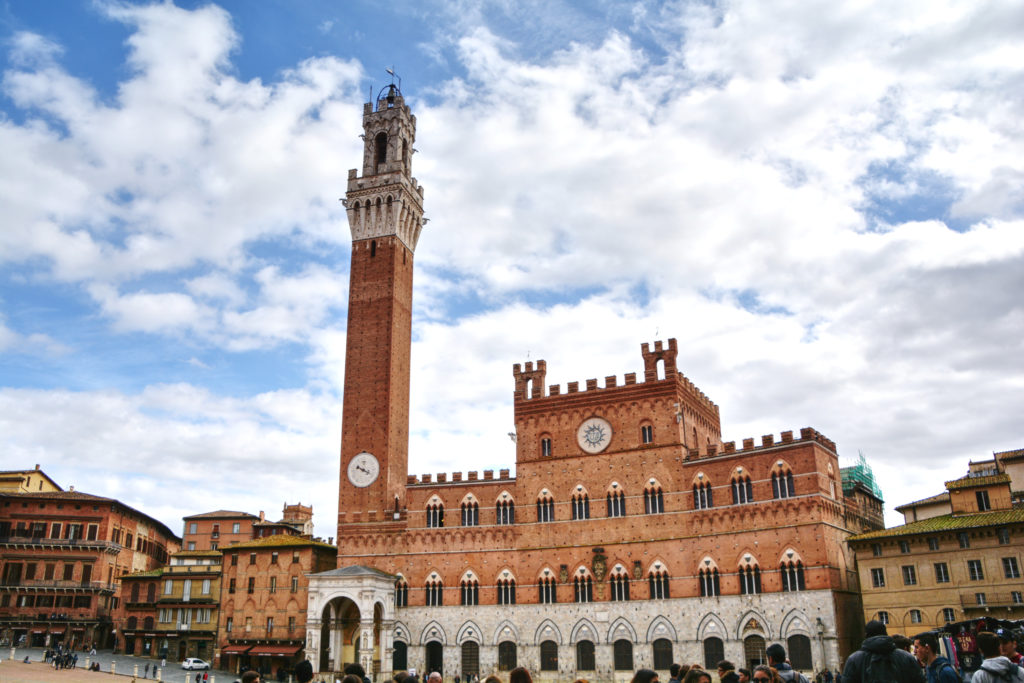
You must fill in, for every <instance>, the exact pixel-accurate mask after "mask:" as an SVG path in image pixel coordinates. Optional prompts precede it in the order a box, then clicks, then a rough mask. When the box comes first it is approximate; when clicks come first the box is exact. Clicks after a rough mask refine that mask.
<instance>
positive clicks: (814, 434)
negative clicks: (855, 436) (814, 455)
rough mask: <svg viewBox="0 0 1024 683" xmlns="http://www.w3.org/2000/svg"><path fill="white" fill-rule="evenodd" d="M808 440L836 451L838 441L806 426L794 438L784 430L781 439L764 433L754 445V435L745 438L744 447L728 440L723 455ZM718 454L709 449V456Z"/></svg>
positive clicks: (693, 455) (790, 432) (723, 444)
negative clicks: (797, 437) (758, 442)
mask: <svg viewBox="0 0 1024 683" xmlns="http://www.w3.org/2000/svg"><path fill="white" fill-rule="evenodd" d="M806 441H813V442H814V443H817V444H819V445H821V446H824V447H825V448H827V449H828V450H830V451H832V452H833V453H835V452H836V442H835V441H833V440H832V439H829V438H828V437H826V436H825V435H824V434H822V433H821V432H819V431H818V430H817V429H811V428H810V427H804V428H803V429H801V430H800V438H799V439H794V438H793V432H792V431H788V432H782V433H781V434H779V440H778V441H776V440H775V435H774V434H763V435H762V436H761V443H760V444H757V445H754V439H753V438H752V437H750V438H746V439H743V441H742V444H743V447H742V448H736V442H735V441H726V442H724V443H722V452H721V455H734V454H736V453H747V452H750V451H762V450H764V449H766V448H772V447H773V446H785V445H788V444H792V443H801V442H806ZM696 455H697V454H696V453H691V457H696ZM714 455H718V451H717V448H714V447H713V448H711V449H709V451H708V456H707V457H711V456H714Z"/></svg>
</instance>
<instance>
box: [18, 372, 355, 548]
mask: <svg viewBox="0 0 1024 683" xmlns="http://www.w3.org/2000/svg"><path fill="white" fill-rule="evenodd" d="M335 414H336V405H335V400H334V397H332V396H324V395H315V394H310V393H307V392H302V391H284V392H270V393H267V394H260V395H257V396H253V397H251V398H249V399H241V400H239V399H230V398H225V397H218V396H215V395H212V394H211V393H210V392H209V391H208V390H206V389H203V388H201V387H195V386H191V385H182V384H179V385H156V386H150V387H147V388H146V389H145V390H144V391H142V392H141V393H138V394H133V395H126V394H121V393H118V392H114V391H104V392H68V391H43V390H17V389H3V390H0V432H2V433H3V434H4V435H5V453H6V457H7V458H8V459H9V461H10V462H12V463H17V462H21V463H36V462H38V463H40V464H41V465H42V468H43V470H44V471H45V472H46V473H47V474H48V475H50V476H51V477H53V478H54V479H55V480H56V481H57V482H58V483H60V484H61V485H62V486H65V487H66V486H68V485H73V486H75V488H76V489H78V490H81V491H87V492H90V493H95V494H99V495H107V496H111V497H114V498H118V499H120V500H122V501H124V502H125V503H127V504H128V505H131V506H133V507H135V508H137V509H139V510H142V511H144V512H146V513H147V514H150V515H152V516H154V517H156V518H158V519H160V520H161V521H163V522H164V523H166V524H168V526H170V527H171V529H172V530H174V531H175V532H176V533H180V527H179V521H180V518H181V516H182V515H183V514H189V513H183V512H182V511H183V510H192V511H196V510H209V509H215V508H217V509H219V508H227V509H239V510H257V509H261V508H263V507H264V506H266V505H270V504H276V502H277V501H278V500H280V501H282V502H283V501H285V500H288V501H289V502H296V501H298V500H302V501H303V502H306V503H308V502H310V501H316V503H317V505H316V508H315V514H316V518H315V519H316V522H317V531H318V533H321V534H323V535H324V536H327V535H332V536H333V535H334V531H333V529H332V528H331V522H330V520H332V519H334V518H335V517H334V513H335V511H336V508H335V505H336V502H337V501H336V490H337V485H336V482H337V475H338V463H337V462H336V461H335V460H333V459H331V458H325V457H324V454H325V453H331V452H336V450H337V448H336V446H337V443H338V439H339V437H340V426H339V425H338V424H337V421H336V419H335ZM42 416H49V417H48V418H44V417H42ZM55 416H59V419H58V418H57V417H55ZM68 444H74V445H75V446H74V448H72V449H69V448H68ZM112 458H114V460H112ZM124 462H130V463H131V467H130V468H127V469H126V468H124V467H123V463H124ZM270 463H278V466H268V465H269V464H270ZM281 463H287V467H281V466H280V464H281ZM211 496H213V497H215V498H216V503H215V504H211V502H210V501H211ZM278 515H279V513H278V512H277V511H276V510H274V509H271V510H269V515H268V516H270V517H272V518H274V519H277V518H278Z"/></svg>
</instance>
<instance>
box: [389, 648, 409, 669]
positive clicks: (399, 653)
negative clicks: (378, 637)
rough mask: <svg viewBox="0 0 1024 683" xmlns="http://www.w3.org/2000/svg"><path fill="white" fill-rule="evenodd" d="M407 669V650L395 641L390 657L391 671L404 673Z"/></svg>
mask: <svg viewBox="0 0 1024 683" xmlns="http://www.w3.org/2000/svg"><path fill="white" fill-rule="evenodd" d="M408 668H409V649H408V646H407V645H406V644H405V643H404V642H402V641H401V640H396V641H395V651H394V654H392V655H391V670H392V671H405V670H406V669H408Z"/></svg>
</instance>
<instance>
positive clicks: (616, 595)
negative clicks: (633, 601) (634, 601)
mask: <svg viewBox="0 0 1024 683" xmlns="http://www.w3.org/2000/svg"><path fill="white" fill-rule="evenodd" d="M608 583H609V584H610V587H611V601H612V602H625V601H627V600H629V575H628V574H627V573H626V570H625V569H623V568H622V567H616V568H615V571H613V572H612V575H611V578H610V579H609V580H608Z"/></svg>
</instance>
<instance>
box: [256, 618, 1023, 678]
mask: <svg viewBox="0 0 1024 683" xmlns="http://www.w3.org/2000/svg"><path fill="white" fill-rule="evenodd" d="M864 635H865V639H864V641H863V642H862V643H861V647H860V649H859V650H857V651H856V652H854V653H853V654H851V655H850V656H849V658H847V660H846V666H845V667H844V668H843V671H842V673H841V674H836V675H834V676H833V674H832V672H831V671H828V670H825V671H822V672H820V673H819V674H818V675H817V676H816V677H815V680H816V683H1024V656H1022V655H1021V654H1020V653H1018V652H1017V640H1016V637H1015V636H1014V634H1013V633H1012V632H1011V631H1010V630H1008V629H996V630H995V631H992V632H990V631H981V632H979V633H978V634H977V637H976V639H975V640H976V642H977V647H978V650H979V652H980V653H981V657H982V660H981V664H980V666H979V667H978V668H977V670H975V671H974V672H973V673H972V674H971V675H970V676H969V677H968V676H966V675H962V674H961V673H960V672H959V671H958V670H957V669H956V668H955V667H954V666H953V665H952V664H951V663H950V661H949V659H948V658H947V657H945V656H943V654H942V648H941V647H940V645H939V636H938V634H936V633H935V632H932V631H929V632H926V633H920V634H918V635H916V636H914V637H913V639H911V638H907V637H905V636H898V635H896V636H890V635H889V634H888V632H887V629H886V626H885V624H883V623H882V622H880V621H869V622H868V624H867V626H866V627H865V633H864ZM765 655H766V657H767V660H768V663H767V664H760V665H757V666H755V667H753V668H752V669H744V668H737V667H736V666H735V664H733V663H732V662H730V661H728V660H722V661H720V662H719V663H718V666H717V670H716V672H715V673H716V674H717V679H718V681H720V683H810V681H809V680H808V679H807V677H806V676H805V675H804V674H802V673H800V672H799V671H796V670H794V669H793V667H792V666H790V664H789V661H788V659H787V657H786V650H785V648H784V647H783V646H782V645H779V644H777V643H776V644H773V645H770V646H769V647H768V648H767V649H766V650H765ZM294 674H295V678H296V682H297V683H309V681H310V680H312V678H313V669H312V666H311V665H310V663H309V662H308V661H305V660H303V661H301V662H299V664H298V665H297V666H296V667H295V669H294ZM669 676H670V678H669V680H668V681H667V683H716V681H715V676H713V675H712V674H711V672H710V671H708V670H706V669H704V668H703V667H701V666H700V665H697V664H693V665H685V664H672V666H671V667H669ZM261 681H262V679H261V677H260V674H259V672H256V671H247V672H245V673H244V674H243V675H242V678H241V681H236V683H261ZM392 681H393V683H420V678H419V677H418V676H417V675H415V674H411V673H409V672H406V671H400V672H397V673H395V674H394V676H393V677H392ZM338 683H370V679H369V678H368V677H367V676H366V672H365V671H364V670H363V668H362V667H361V666H360V665H359V664H347V665H345V668H344V677H343V678H341V680H340V681H339V682H338ZM424 683H444V681H443V679H442V677H441V674H440V673H438V672H436V671H434V672H431V673H430V674H429V675H428V676H427V678H426V681H425V682H424ZM455 683H460V677H459V676H456V677H455ZM465 683H533V678H532V676H531V675H530V672H529V671H527V670H526V669H525V668H523V667H518V668H515V669H513V670H512V671H510V672H509V674H508V681H507V682H506V681H503V680H502V679H501V678H500V677H499V676H497V675H495V674H491V675H489V676H486V677H484V678H483V679H479V678H478V677H477V675H475V674H474V675H472V677H471V676H469V675H467V676H465ZM573 683H589V681H587V679H585V678H577V679H576V680H575V681H573ZM631 683H661V682H660V681H659V677H658V672H656V671H653V670H651V669H640V670H639V671H637V672H636V673H635V674H634V675H633V679H632V681H631Z"/></svg>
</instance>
